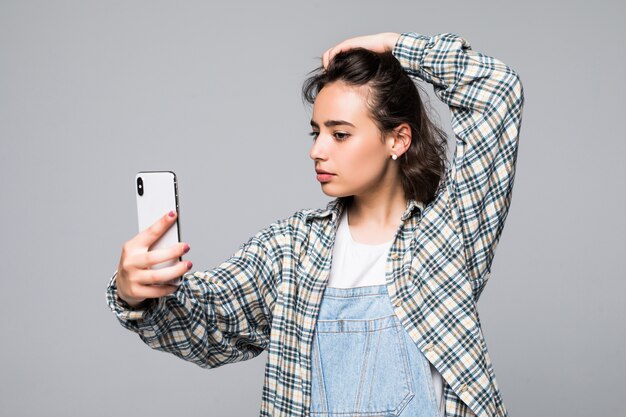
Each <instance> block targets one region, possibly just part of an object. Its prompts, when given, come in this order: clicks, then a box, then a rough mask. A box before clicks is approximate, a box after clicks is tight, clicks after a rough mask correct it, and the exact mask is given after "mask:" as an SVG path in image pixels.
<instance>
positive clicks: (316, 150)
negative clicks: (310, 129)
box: [309, 134, 328, 161]
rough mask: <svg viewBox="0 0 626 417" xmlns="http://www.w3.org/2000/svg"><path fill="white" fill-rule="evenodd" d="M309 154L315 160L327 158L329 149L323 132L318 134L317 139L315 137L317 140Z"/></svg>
mask: <svg viewBox="0 0 626 417" xmlns="http://www.w3.org/2000/svg"><path fill="white" fill-rule="evenodd" d="M309 156H310V157H311V159H313V160H314V161H315V160H318V159H321V160H324V159H326V158H327V156H328V151H327V149H326V146H325V145H324V139H323V137H322V135H321V134H318V135H317V139H315V141H314V142H313V146H311V151H310V152H309Z"/></svg>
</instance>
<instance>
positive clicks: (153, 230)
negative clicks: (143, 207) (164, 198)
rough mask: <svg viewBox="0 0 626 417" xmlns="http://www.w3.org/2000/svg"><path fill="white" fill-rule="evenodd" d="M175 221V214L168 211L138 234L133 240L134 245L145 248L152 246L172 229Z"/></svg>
mask: <svg viewBox="0 0 626 417" xmlns="http://www.w3.org/2000/svg"><path fill="white" fill-rule="evenodd" d="M175 221H176V212H175V211H170V212H169V213H165V214H164V215H163V216H161V217H160V218H159V219H158V220H157V221H155V222H154V223H152V224H151V225H150V226H148V227H147V228H146V229H145V230H142V231H141V232H139V233H138V234H137V235H136V236H135V237H134V238H133V239H132V241H133V243H136V244H138V245H141V246H145V248H146V249H147V248H149V247H150V246H152V244H153V243H154V242H156V241H157V240H158V239H159V238H160V237H161V236H163V234H164V233H165V232H166V231H167V229H169V228H170V227H172V225H173V224H174V222H175Z"/></svg>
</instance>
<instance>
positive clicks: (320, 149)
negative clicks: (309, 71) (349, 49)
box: [310, 82, 393, 197]
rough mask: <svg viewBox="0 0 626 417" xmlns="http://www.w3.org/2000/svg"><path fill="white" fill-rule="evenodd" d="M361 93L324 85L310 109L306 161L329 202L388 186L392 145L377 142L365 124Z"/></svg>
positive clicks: (338, 84) (372, 129)
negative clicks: (310, 138) (312, 164)
mask: <svg viewBox="0 0 626 417" xmlns="http://www.w3.org/2000/svg"><path fill="white" fill-rule="evenodd" d="M365 92H366V90H365V89H364V87H352V86H348V85H346V84H344V83H342V82H333V83H330V84H327V85H326V86H324V88H322V89H321V90H320V92H319V93H318V94H317V97H316V98H315V103H314V105H313V116H312V119H311V128H312V133H311V135H312V136H313V140H314V142H313V146H312V148H311V152H310V156H311V159H313V160H314V161H315V169H316V170H324V171H327V172H330V173H332V174H333V175H319V174H318V175H317V179H318V181H320V183H321V186H322V191H323V192H324V193H325V194H327V195H329V196H333V197H342V196H349V195H360V194H364V193H372V192H375V191H376V190H377V189H379V188H380V187H383V186H387V185H388V183H389V182H390V181H392V178H390V174H391V173H390V172H389V171H390V170H389V167H390V161H392V159H391V154H392V153H393V150H392V149H391V146H392V145H393V139H386V141H385V143H383V142H381V139H380V131H379V130H378V127H377V126H376V124H375V123H374V121H373V120H372V119H371V118H370V114H369V111H368V110H367V107H366V104H365V98H364V94H365Z"/></svg>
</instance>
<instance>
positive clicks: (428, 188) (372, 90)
mask: <svg viewBox="0 0 626 417" xmlns="http://www.w3.org/2000/svg"><path fill="white" fill-rule="evenodd" d="M311 73H313V75H311V76H310V77H309V78H307V79H306V80H305V82H304V85H303V87H302V95H303V100H306V102H308V103H309V104H313V103H314V102H315V97H316V96H317V94H318V93H319V92H320V90H321V89H322V88H324V86H326V85H327V84H329V83H332V82H335V81H341V82H343V83H345V84H347V85H349V86H355V87H358V86H363V85H365V86H366V91H367V94H366V100H365V101H366V106H367V108H368V110H369V112H370V115H371V117H372V119H373V120H374V122H375V123H376V125H377V126H378V129H379V130H380V132H381V141H383V142H384V135H385V134H387V133H390V132H391V131H392V130H393V129H394V128H396V127H397V126H398V125H400V124H401V123H408V124H409V126H411V137H412V140H411V146H410V147H409V149H408V150H407V151H406V152H405V153H404V154H402V155H401V156H400V157H399V158H398V160H397V162H398V163H399V164H400V166H399V168H400V170H399V172H400V180H401V182H402V187H403V189H404V192H405V196H406V198H414V199H416V200H418V201H421V202H423V203H425V204H428V203H430V202H431V201H432V200H433V199H434V198H435V195H436V193H437V190H438V187H439V185H440V181H441V179H442V177H443V176H444V175H445V170H446V168H447V157H446V148H447V135H446V133H445V132H444V131H443V130H442V129H441V128H439V127H438V126H437V125H435V123H433V122H432V121H431V120H430V118H429V117H428V114H427V113H426V109H425V107H424V104H423V102H422V99H421V97H420V94H419V92H418V90H417V86H416V84H415V83H414V82H413V80H412V79H411V78H410V77H409V75H408V74H407V73H406V72H405V71H404V69H403V68H402V66H401V64H400V62H399V61H398V60H397V59H396V58H395V57H394V56H393V54H392V53H391V52H385V53H377V52H373V51H370V50H368V49H365V48H352V49H350V50H348V51H342V52H339V53H338V54H337V55H335V57H334V58H333V60H332V61H331V62H330V63H329V65H328V68H327V69H326V71H324V68H323V67H322V66H320V67H318V68H316V69H314V70H313V71H311V72H310V73H309V74H311Z"/></svg>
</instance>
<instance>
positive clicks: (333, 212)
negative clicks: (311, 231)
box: [305, 197, 424, 222]
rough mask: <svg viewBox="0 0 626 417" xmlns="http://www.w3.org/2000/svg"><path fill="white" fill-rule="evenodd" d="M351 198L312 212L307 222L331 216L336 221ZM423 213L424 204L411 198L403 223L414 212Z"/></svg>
mask: <svg viewBox="0 0 626 417" xmlns="http://www.w3.org/2000/svg"><path fill="white" fill-rule="evenodd" d="M350 198H351V197H337V198H335V199H333V200H331V201H330V202H328V204H327V205H326V208H320V209H315V210H313V211H310V212H308V213H307V214H306V216H305V222H306V221H309V220H311V219H314V218H323V217H327V216H331V221H335V219H336V218H337V216H339V215H340V214H342V213H343V209H344V207H345V206H346V203H347V202H348V200H349V199H350ZM416 209H417V210H418V212H420V213H422V212H423V211H424V203H422V202H421V201H417V200H415V199H414V198H409V199H408V200H407V203H406V209H405V210H404V213H402V221H405V220H406V219H408V218H409V217H411V215H412V214H413V211H414V210H416Z"/></svg>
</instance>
